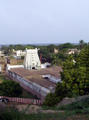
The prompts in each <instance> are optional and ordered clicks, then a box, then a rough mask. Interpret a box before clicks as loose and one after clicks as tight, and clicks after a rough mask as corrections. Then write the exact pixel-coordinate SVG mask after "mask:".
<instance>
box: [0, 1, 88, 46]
mask: <svg viewBox="0 0 89 120" xmlns="http://www.w3.org/2000/svg"><path fill="white" fill-rule="evenodd" d="M79 40H84V41H85V42H89V0H0V44H37V43H66V42H71V43H78V42H79Z"/></svg>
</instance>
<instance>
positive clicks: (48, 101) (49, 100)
mask: <svg viewBox="0 0 89 120" xmlns="http://www.w3.org/2000/svg"><path fill="white" fill-rule="evenodd" d="M58 101H60V100H59V98H58V97H57V96H56V95H55V94H53V93H49V94H48V95H47V96H46V98H45V101H44V103H43V104H44V105H46V106H54V105H56V104H57V103H58Z"/></svg>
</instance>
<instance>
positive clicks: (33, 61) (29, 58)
mask: <svg viewBox="0 0 89 120" xmlns="http://www.w3.org/2000/svg"><path fill="white" fill-rule="evenodd" d="M24 68H25V69H40V68H41V62H40V59H39V56H38V49H37V48H35V49H26V54H25V58H24Z"/></svg>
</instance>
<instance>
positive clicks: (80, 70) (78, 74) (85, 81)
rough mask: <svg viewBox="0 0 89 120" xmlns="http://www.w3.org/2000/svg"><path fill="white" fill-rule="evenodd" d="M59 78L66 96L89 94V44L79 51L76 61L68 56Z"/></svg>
mask: <svg viewBox="0 0 89 120" xmlns="http://www.w3.org/2000/svg"><path fill="white" fill-rule="evenodd" d="M61 78H62V81H63V83H62V84H63V85H64V86H65V88H66V90H67V93H66V96H71V97H72V96H73V95H74V96H75V95H85V94H89V45H87V47H86V48H84V49H83V50H82V51H81V52H80V54H79V56H78V57H77V59H76V63H74V62H73V58H72V56H69V58H68V59H67V60H66V61H65V62H64V65H63V72H62V73H61Z"/></svg>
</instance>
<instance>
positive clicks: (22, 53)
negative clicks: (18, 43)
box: [13, 49, 26, 58]
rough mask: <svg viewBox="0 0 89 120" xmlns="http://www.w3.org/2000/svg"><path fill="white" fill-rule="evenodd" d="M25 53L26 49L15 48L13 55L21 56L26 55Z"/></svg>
mask: <svg viewBox="0 0 89 120" xmlns="http://www.w3.org/2000/svg"><path fill="white" fill-rule="evenodd" d="M25 53H26V52H25V51H22V50H14V49H13V56H14V57H15V58H21V57H22V56H25Z"/></svg>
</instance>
